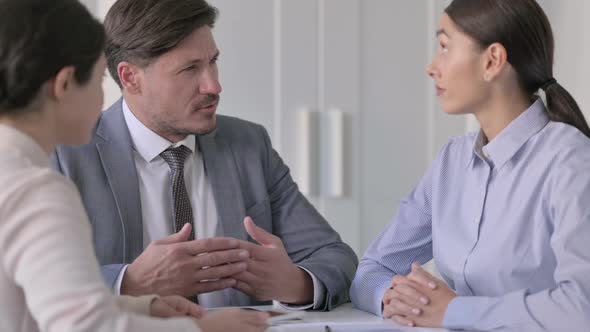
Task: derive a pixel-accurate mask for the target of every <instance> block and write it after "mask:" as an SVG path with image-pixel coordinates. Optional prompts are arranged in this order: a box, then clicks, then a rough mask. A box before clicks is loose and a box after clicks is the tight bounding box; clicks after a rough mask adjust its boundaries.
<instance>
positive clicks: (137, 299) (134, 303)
mask: <svg viewBox="0 0 590 332" xmlns="http://www.w3.org/2000/svg"><path fill="white" fill-rule="evenodd" d="M157 298H158V295H143V296H127V295H121V296H117V303H118V304H119V306H120V307H121V308H123V309H125V310H127V311H129V312H134V313H136V314H140V315H144V316H149V315H150V312H151V304H152V302H153V301H154V300H155V299H157Z"/></svg>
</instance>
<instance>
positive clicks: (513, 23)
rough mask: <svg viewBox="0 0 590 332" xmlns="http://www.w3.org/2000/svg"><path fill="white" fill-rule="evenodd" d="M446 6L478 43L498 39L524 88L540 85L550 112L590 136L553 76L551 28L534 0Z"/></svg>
mask: <svg viewBox="0 0 590 332" xmlns="http://www.w3.org/2000/svg"><path fill="white" fill-rule="evenodd" d="M445 12H446V13H447V15H449V17H450V18H451V20H453V22H454V23H455V24H456V25H457V27H458V28H459V29H460V30H461V31H462V32H463V33H465V34H467V35H468V36H470V37H471V38H473V39H474V40H475V41H477V42H478V43H479V44H480V45H481V46H482V47H484V48H485V47H488V46H490V45H491V44H493V43H500V44H502V45H503V46H504V48H505V49H506V52H507V56H508V62H509V63H510V65H512V67H513V68H514V70H515V71H516V73H517V74H518V78H519V80H520V85H521V87H522V89H523V90H524V91H526V92H527V93H528V94H529V95H531V96H533V94H534V93H535V92H536V91H537V90H539V89H541V88H542V89H543V90H544V91H545V94H546V96H547V113H548V115H549V118H550V119H551V120H553V121H558V122H563V123H567V124H569V125H572V126H574V127H576V128H578V129H579V130H580V131H581V132H582V133H584V134H585V135H586V136H588V137H590V128H589V127H588V123H587V122H586V119H585V118H584V115H583V114H582V112H581V111H580V108H579V107H578V104H577V103H576V101H575V100H574V98H573V97H572V96H571V95H570V94H569V93H568V92H567V91H566V90H565V89H564V88H563V87H562V86H561V85H560V84H559V83H557V82H556V81H555V80H554V79H553V51H554V41H553V32H552V31H551V24H550V23H549V20H548V19H547V16H546V15H545V12H543V9H542V8H541V6H539V4H538V3H537V2H536V1H535V0H454V1H453V2H452V3H451V4H450V5H449V6H448V7H447V8H446V9H445Z"/></svg>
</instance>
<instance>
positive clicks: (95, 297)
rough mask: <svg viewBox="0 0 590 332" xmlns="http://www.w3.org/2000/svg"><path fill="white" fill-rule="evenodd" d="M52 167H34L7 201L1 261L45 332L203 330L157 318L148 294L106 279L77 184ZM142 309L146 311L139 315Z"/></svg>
mask: <svg viewBox="0 0 590 332" xmlns="http://www.w3.org/2000/svg"><path fill="white" fill-rule="evenodd" d="M52 173H53V172H49V171H47V172H29V173H27V174H25V175H23V176H22V177H21V178H15V179H13V180H14V182H12V183H18V186H16V185H15V187H14V188H12V190H8V194H9V195H4V196H3V199H2V202H1V203H2V206H3V211H2V212H3V214H2V219H3V220H2V222H1V223H0V252H1V253H2V255H1V256H0V263H1V264H2V266H0V268H3V269H4V271H5V272H6V275H7V276H8V277H9V278H10V279H12V280H13V281H14V282H15V283H16V284H17V285H19V286H20V287H21V288H22V290H23V293H24V296H25V298H26V304H27V308H28V310H29V312H30V313H31V315H32V317H33V319H34V320H35V321H36V323H37V326H38V328H39V330H40V331H42V332H61V331H72V332H90V331H93V332H124V331H130V332H133V331H138V332H139V331H142V332H156V331H157V332H159V331H182V332H189V331H190V332H194V331H199V330H198V328H197V325H196V324H195V322H194V320H192V319H189V318H174V319H158V318H152V317H148V316H146V315H145V313H149V303H150V302H149V301H150V300H149V298H139V299H135V300H131V301H130V300H128V299H125V300H122V301H123V302H124V303H125V304H124V306H125V308H128V309H129V310H122V308H121V307H120V304H119V302H118V299H117V298H116V296H114V295H113V294H112V293H111V292H110V290H109V289H108V288H107V287H106V285H105V284H104V282H103V280H102V277H101V275H100V269H99V264H98V261H97V260H96V256H95V254H94V249H93V247H92V243H93V242H92V233H91V228H90V223H89V221H88V218H87V216H86V213H85V210H84V207H83V206H82V202H81V200H80V197H79V195H78V192H77V190H76V189H75V187H74V186H73V184H71V183H70V182H68V181H67V180H66V179H65V178H63V177H61V176H60V175H58V174H56V173H54V174H52ZM136 312H142V313H144V315H139V314H137V313H136Z"/></svg>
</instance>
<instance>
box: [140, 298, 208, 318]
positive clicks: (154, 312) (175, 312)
mask: <svg viewBox="0 0 590 332" xmlns="http://www.w3.org/2000/svg"><path fill="white" fill-rule="evenodd" d="M204 313H205V311H204V310H203V309H202V308H201V307H200V306H198V305H196V304H194V303H192V302H191V301H189V300H187V299H185V298H184V297H182V296H178V295H171V296H162V297H160V298H156V299H154V301H152V304H151V306H150V316H152V317H161V318H169V317H183V316H190V317H193V318H201V317H202V316H203V314H204Z"/></svg>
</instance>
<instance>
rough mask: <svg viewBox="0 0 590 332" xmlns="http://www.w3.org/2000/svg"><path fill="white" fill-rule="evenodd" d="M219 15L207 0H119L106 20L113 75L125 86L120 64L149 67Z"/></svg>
mask: <svg viewBox="0 0 590 332" xmlns="http://www.w3.org/2000/svg"><path fill="white" fill-rule="evenodd" d="M216 18H217V9H216V8H215V7H213V6H211V5H209V4H208V3H207V2H206V1H205V0H118V1H117V2H115V4H114V5H113V6H112V7H111V9H110V10H109V12H108V13H107V16H106V18H105V21H104V25H105V30H106V32H107V44H106V49H105V54H106V57H107V65H108V68H109V72H110V73H111V76H112V77H113V79H114V80H115V82H117V84H118V85H119V87H121V81H120V79H119V74H118V72H117V66H118V65H119V63H121V62H123V61H126V62H131V63H133V64H135V65H138V66H140V67H145V66H148V65H149V64H150V63H151V62H152V61H153V60H154V59H156V58H158V57H159V56H160V55H162V54H164V53H166V52H168V51H170V50H172V49H173V48H175V47H176V46H177V45H178V44H179V43H180V42H182V41H183V40H184V39H186V38H187V37H188V36H189V35H190V34H191V33H193V32H194V31H195V30H196V29H198V28H201V27H204V26H209V27H213V25H214V24H215V20H216Z"/></svg>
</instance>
